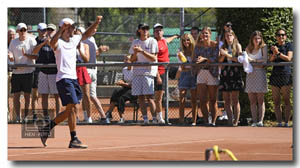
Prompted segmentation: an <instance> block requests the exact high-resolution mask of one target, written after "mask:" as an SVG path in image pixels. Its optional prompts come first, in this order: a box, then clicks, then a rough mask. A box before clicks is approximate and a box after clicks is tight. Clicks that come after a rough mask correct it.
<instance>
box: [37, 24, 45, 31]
mask: <svg viewBox="0 0 300 168" xmlns="http://www.w3.org/2000/svg"><path fill="white" fill-rule="evenodd" d="M46 28H47V25H46V23H39V24H38V30H44V29H46Z"/></svg>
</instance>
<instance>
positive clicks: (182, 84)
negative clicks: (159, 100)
mask: <svg viewBox="0 0 300 168" xmlns="http://www.w3.org/2000/svg"><path fill="white" fill-rule="evenodd" d="M196 79H197V78H196V75H194V74H193V72H192V71H187V72H184V71H182V72H181V73H180V78H179V81H178V88H179V89H196Z"/></svg>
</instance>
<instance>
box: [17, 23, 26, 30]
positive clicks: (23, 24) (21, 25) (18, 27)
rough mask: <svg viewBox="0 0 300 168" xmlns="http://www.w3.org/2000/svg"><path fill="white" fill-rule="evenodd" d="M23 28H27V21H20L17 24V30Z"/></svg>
mask: <svg viewBox="0 0 300 168" xmlns="http://www.w3.org/2000/svg"><path fill="white" fill-rule="evenodd" d="M22 28H25V29H26V30H27V26H26V24H25V23H19V24H18V25H17V30H21V29H22Z"/></svg>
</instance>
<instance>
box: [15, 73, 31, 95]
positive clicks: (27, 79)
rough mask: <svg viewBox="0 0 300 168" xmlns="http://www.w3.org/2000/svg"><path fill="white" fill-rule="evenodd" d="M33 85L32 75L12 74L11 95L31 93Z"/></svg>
mask: <svg viewBox="0 0 300 168" xmlns="http://www.w3.org/2000/svg"><path fill="white" fill-rule="evenodd" d="M32 83H33V73H27V74H12V77H11V93H18V92H24V93H31V89H32Z"/></svg>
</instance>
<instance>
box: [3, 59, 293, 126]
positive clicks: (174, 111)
mask: <svg viewBox="0 0 300 168" xmlns="http://www.w3.org/2000/svg"><path fill="white" fill-rule="evenodd" d="M159 64H163V65H164V66H165V67H166V74H167V75H166V76H165V80H164V81H165V88H164V89H163V90H164V91H165V96H164V98H163V101H162V106H163V117H164V118H165V119H166V120H167V121H168V122H170V123H178V121H179V107H180V102H179V97H180V96H179V93H178V92H177V93H176V90H177V89H178V86H179V83H180V80H181V79H179V80H178V79H176V78H175V76H176V72H177V67H178V66H179V65H182V64H180V63H156V64H152V65H159ZM82 65H86V66H88V67H90V66H97V67H107V68H110V71H108V72H104V71H98V86H97V95H98V99H99V101H100V102H101V104H102V107H103V109H104V111H105V112H109V111H110V110H109V108H110V106H111V102H114V103H115V104H114V105H115V106H114V107H115V108H114V109H113V110H112V111H111V112H112V113H111V116H110V118H111V122H112V123H116V122H118V121H119V120H120V115H119V113H118V111H119V112H120V113H121V114H123V115H122V116H123V119H124V120H125V121H126V122H127V123H130V122H137V121H139V122H141V121H143V116H142V113H141V108H140V103H139V102H138V100H137V97H135V96H132V94H131V93H132V92H136V90H135V89H136V87H133V88H132V90H130V89H125V88H124V87H121V86H119V85H116V84H115V83H116V82H118V81H119V80H121V79H123V77H124V75H123V73H124V71H122V69H123V68H124V67H126V66H129V65H132V66H133V69H134V68H135V67H139V66H140V65H139V66H137V64H126V63H113V64H111V63H105V64H102V63H98V64H82ZM149 65H151V64H146V65H144V66H146V67H147V66H149ZM185 65H187V64H185ZM191 65H192V64H191ZM224 65H227V66H233V65H235V66H240V67H241V66H242V65H241V64H232V65H231V64H229V65H228V64H226V63H225V64H224V63H222V64H214V65H210V66H214V67H216V66H218V67H221V66H224ZM255 65H264V68H261V69H260V70H259V71H261V72H262V73H263V74H265V75H254V76H251V75H253V73H252V74H251V73H250V74H248V75H247V74H246V73H244V72H242V83H243V88H242V89H241V92H240V94H239V102H240V106H241V107H240V109H241V110H240V111H241V118H240V122H241V124H242V125H243V124H245V125H246V124H248V123H244V122H247V121H246V120H247V118H252V115H251V103H250V102H249V95H248V92H258V93H263V95H264V101H265V117H264V118H265V119H267V120H275V119H276V118H275V113H274V107H275V106H276V107H277V104H278V103H279V104H281V105H279V107H280V109H281V110H282V111H285V110H291V114H292V113H293V108H292V107H293V84H292V74H291V75H289V76H288V77H284V76H279V77H278V76H277V77H275V79H274V74H273V77H271V75H272V67H275V66H276V67H283V66H292V63H268V64H261V63H256V64H255ZM11 66H12V67H14V68H16V67H20V66H26V67H30V66H38V67H43V66H47V67H49V66H55V65H11ZM194 66H195V65H194ZM194 66H193V67H194ZM195 67H198V68H193V69H198V70H195V71H191V72H189V73H191V75H192V76H193V77H194V78H195V80H191V81H188V80H185V81H181V82H188V83H193V82H194V83H195V85H196V83H197V84H199V82H200V83H201V82H205V81H206V82H214V81H212V79H210V78H212V76H211V75H210V74H209V71H208V70H207V65H206V67H205V68H201V67H203V65H199V64H198V65H196V66H195ZM199 69H200V70H199ZM206 71H207V72H206ZM135 73H136V72H135ZM255 73H257V72H256V71H255ZM259 73H260V72H259ZM183 75H187V74H186V73H183ZM249 76H250V77H251V78H252V77H253V79H249V78H250V77H249ZM133 79H139V78H133ZM270 79H271V81H270ZM215 80H216V81H217V83H216V85H217V86H218V89H217V90H216V91H219V92H218V94H216V95H215V96H216V100H217V105H218V108H217V116H218V117H217V119H218V122H221V121H219V120H222V118H223V117H224V116H223V114H224V112H225V111H226V110H225V108H224V100H223V97H222V94H223V92H222V91H221V88H222V87H221V85H219V84H220V76H219V77H217V78H215ZM221 80H222V79H221ZM39 82H44V81H39ZM134 82H135V83H137V84H138V85H142V82H141V81H140V80H139V81H132V83H134ZM247 85H248V86H247ZM274 86H275V89H276V88H283V87H286V89H285V92H290V93H291V94H290V95H289V96H291V97H289V99H290V101H291V106H290V107H288V108H289V109H286V108H287V107H285V106H283V105H284V103H283V102H284V101H286V100H282V101H283V102H280V101H279V102H278V101H277V102H274V93H273V92H275V91H276V90H275V89H274V88H273V87H274ZM249 87H250V88H251V89H250V88H249ZM253 89H254V90H255V89H258V90H261V91H251V90H253ZM272 89H273V90H272ZM179 90H183V88H181V89H179ZM272 91H273V92H272ZM117 92H118V93H117ZM202 94H203V93H201V91H199V90H198V91H197V95H196V97H197V106H198V108H197V113H198V116H199V117H200V120H199V121H198V122H203V121H201V119H202V117H203V114H202V112H201V108H200V103H201V102H200V99H199V98H200V97H201V96H200V95H202ZM276 94H279V92H276ZM283 94H284V93H283ZM207 95H208V93H207ZM166 96H167V97H166ZM153 98H154V97H153ZM153 100H154V99H153ZM191 100H192V99H191V94H190V91H189V90H187V94H186V96H185V103H184V104H183V106H184V120H185V122H187V123H188V122H191V119H192V101H191ZM209 100H210V99H209ZM24 101H25V99H24V98H23V97H21V109H23V110H22V112H21V113H24ZM145 102H146V106H147V107H148V110H147V111H148V113H147V114H148V118H149V119H150V120H151V119H152V117H153V116H152V114H151V110H150V106H151V103H150V102H148V101H146V100H145ZM48 103H49V107H48V108H49V111H52V113H54V112H55V111H57V110H56V107H57V106H55V97H54V96H53V95H51V96H50V97H49V100H48ZM120 103H121V104H120ZM81 105H82V104H81ZM81 105H80V106H79V111H78V117H79V120H80V121H81V122H82V121H83V120H84V114H83V110H82V106H81ZM62 109H63V108H61V107H60V109H59V110H58V111H61V110H62ZM137 109H138V111H137ZM36 111H43V109H42V102H41V100H39V101H38V103H37V105H36ZM209 111H211V110H209ZM258 111H259V109H257V112H258ZM8 112H9V113H8V117H9V122H11V123H15V122H16V114H15V112H14V103H13V95H10V96H9V97H8ZM29 114H31V106H29ZM22 115H23V116H24V114H22ZM257 115H258V114H257ZM52 116H53V117H54V116H55V115H53V114H52ZM291 116H292V115H291ZM91 117H92V119H93V122H94V123H105V122H100V120H99V119H100V117H101V116H100V114H99V111H98V110H97V109H96V107H95V106H94V105H93V104H92V103H91ZM21 118H22V117H21ZM284 118H285V117H283V119H284Z"/></svg>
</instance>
